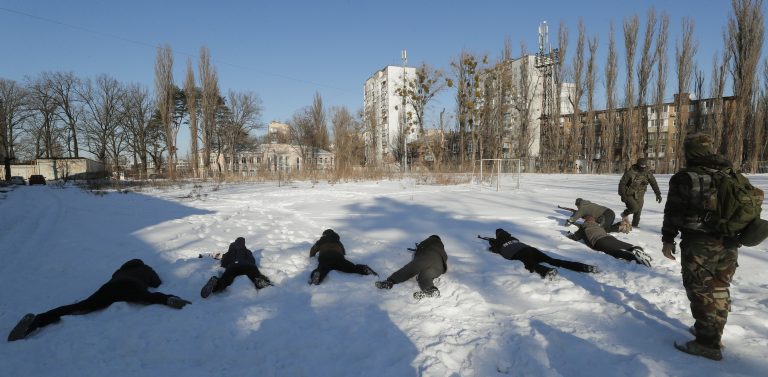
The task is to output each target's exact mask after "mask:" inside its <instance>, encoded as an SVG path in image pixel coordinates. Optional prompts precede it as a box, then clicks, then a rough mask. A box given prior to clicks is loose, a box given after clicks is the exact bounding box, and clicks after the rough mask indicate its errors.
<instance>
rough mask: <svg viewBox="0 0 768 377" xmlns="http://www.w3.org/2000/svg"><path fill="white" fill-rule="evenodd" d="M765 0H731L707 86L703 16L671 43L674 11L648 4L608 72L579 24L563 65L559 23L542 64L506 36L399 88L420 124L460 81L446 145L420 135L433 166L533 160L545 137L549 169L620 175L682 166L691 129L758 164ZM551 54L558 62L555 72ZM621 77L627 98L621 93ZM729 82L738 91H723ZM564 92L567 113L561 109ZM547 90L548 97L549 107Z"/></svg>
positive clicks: (564, 42) (750, 167) (595, 42)
mask: <svg viewBox="0 0 768 377" xmlns="http://www.w3.org/2000/svg"><path fill="white" fill-rule="evenodd" d="M763 4H764V2H763V0H732V14H731V16H730V18H729V20H728V25H727V28H726V30H725V31H724V33H723V52H722V53H720V54H718V55H716V56H715V57H714V59H713V63H712V74H711V75H710V77H709V83H710V87H709V90H707V88H706V86H705V77H704V74H703V73H702V70H701V68H700V67H699V66H698V65H697V63H696V55H697V52H698V41H697V40H696V37H695V24H694V21H693V20H692V19H690V18H683V19H682V20H681V22H680V35H679V36H677V37H675V38H674V40H671V39H670V32H669V28H670V18H669V16H668V15H667V14H666V13H664V12H661V13H657V12H656V11H655V10H654V9H653V8H651V9H649V10H648V11H647V13H646V14H645V17H644V18H643V19H642V20H641V17H639V16H638V15H633V16H630V17H627V18H625V19H624V20H623V21H622V23H621V35H622V36H623V58H624V59H623V62H620V60H619V53H620V51H619V50H620V49H619V48H618V47H617V40H616V35H615V34H616V32H615V29H614V26H613V24H611V27H610V30H609V34H608V35H609V37H608V43H607V55H606V60H605V63H604V67H603V68H602V73H601V68H600V67H599V62H598V59H597V56H598V47H599V45H600V41H599V38H598V36H597V35H593V36H588V35H587V31H586V27H585V26H584V23H583V22H580V23H579V25H578V29H577V37H576V40H575V48H574V51H573V53H572V54H571V57H570V59H569V60H568V61H566V57H567V55H566V52H567V51H568V47H569V38H568V37H569V31H568V29H567V27H566V26H565V24H564V23H561V24H560V27H559V29H558V33H557V45H558V48H556V49H554V50H552V52H551V53H547V54H546V55H544V56H538V58H541V59H544V60H536V59H534V57H533V56H529V55H528V54H527V53H526V50H525V46H521V49H520V58H517V59H515V58H513V55H512V52H511V48H510V43H509V41H507V42H506V43H505V46H504V49H503V50H502V53H501V54H500V56H499V58H498V59H497V60H495V61H493V62H489V59H488V57H487V56H481V55H474V54H472V53H469V52H466V51H463V52H461V53H460V54H459V56H458V57H457V58H456V59H455V60H454V61H453V62H451V68H452V75H451V76H450V77H445V75H444V73H443V72H442V71H440V70H436V69H434V68H431V67H429V66H427V65H426V64H423V65H422V66H421V67H420V68H418V69H417V77H416V78H415V79H412V80H408V82H407V85H406V87H405V88H404V89H402V90H399V91H398V95H400V96H403V97H405V98H406V100H407V101H408V102H409V104H411V105H412V106H413V108H415V109H416V112H415V114H408V115H409V117H408V119H409V121H411V120H413V121H414V122H413V123H414V124H418V125H419V126H420V127H423V125H424V124H426V120H425V119H424V112H425V111H424V109H425V108H426V107H427V105H428V103H429V101H430V100H431V99H432V98H433V97H434V95H435V94H436V93H437V92H439V91H441V90H443V89H445V88H446V87H452V88H455V91H456V92H455V93H456V94H455V98H456V108H455V116H456V119H455V126H454V127H451V129H449V130H447V132H443V133H442V136H441V137H440V138H438V139H439V140H435V138H431V139H427V138H425V139H424V140H423V142H424V143H423V144H426V148H427V150H428V153H429V154H430V155H432V156H435V155H438V154H439V155H440V156H442V157H441V158H442V159H443V160H442V161H439V162H436V164H435V165H438V164H439V165H442V166H454V167H467V165H468V164H469V163H471V162H472V161H474V160H477V159H479V158H501V157H511V158H522V159H528V158H529V157H531V154H532V152H533V151H534V149H535V148H534V146H535V145H536V143H539V144H538V145H540V147H541V148H540V150H539V153H538V160H539V161H538V162H539V169H541V170H543V171H564V172H571V171H574V170H573V169H574V164H575V163H576V162H577V161H580V162H581V164H582V168H583V169H585V170H586V171H589V172H618V171H622V170H623V169H626V168H627V167H628V166H629V165H631V164H632V163H634V162H635V161H636V160H637V159H638V158H640V157H648V158H650V159H652V160H654V162H655V166H656V169H657V171H659V172H673V171H675V170H676V169H677V168H679V167H681V166H683V165H684V163H685V161H684V155H683V154H682V153H680V152H681V151H682V142H683V140H684V138H685V135H686V133H687V132H689V131H701V130H703V131H706V132H709V133H712V134H713V135H714V136H715V138H716V140H717V142H718V150H719V152H720V153H722V154H724V155H726V156H727V157H728V158H729V159H730V160H731V161H733V163H734V165H736V166H738V167H741V168H742V169H744V170H746V171H757V167H758V166H757V163H758V161H761V160H766V159H768V156H766V150H767V149H768V138H767V137H766V122H767V119H766V118H768V117H767V116H766V114H765V106H766V103H768V102H766V101H768V100H766V98H765V97H764V96H766V95H768V93H766V91H765V88H761V87H760V86H759V83H760V81H761V80H760V77H759V76H760V75H759V72H760V64H761V56H762V55H761V53H762V50H761V48H762V45H763V41H764V30H765V25H764V23H765V22H764V9H763ZM641 25H642V26H641ZM672 48H673V49H672ZM670 50H672V51H673V56H672V58H671V59H670V58H669V57H668V56H669V55H670ZM543 61H545V62H556V64H552V65H553V66H552V67H551V69H550V70H549V72H548V73H547V74H546V75H545V74H544V70H543V69H542V67H543V66H545V65H546V64H543V63H542V62H543ZM670 63H671V64H673V66H671V65H670ZM762 64H763V67H765V68H764V69H763V72H768V60H766V59H763V60H762ZM622 66H623V68H624V69H623V71H624V72H623V73H624V76H623V78H620V77H619V70H620V67H622ZM670 71H671V72H672V73H673V74H674V76H676V77H674V79H673V83H674V85H672V86H668V80H669V79H670V77H669V76H670ZM545 76H546V77H545ZM763 79H765V78H763ZM622 81H623V83H624V92H623V95H621V93H619V90H618V86H619V85H620V82H622ZM600 83H602V86H603V89H604V92H603V93H602V95H601V93H599V86H600ZM729 83H730V84H731V87H732V89H733V97H729V98H725V89H726V87H727V86H728V84H729ZM547 85H551V86H552V87H554V88H555V89H554V90H553V93H550V94H549V95H548V97H547V96H545V95H544V91H545V87H546V86H547ZM765 85H768V84H765ZM669 87H671V88H673V89H672V90H673V91H674V92H676V93H682V94H683V95H675V96H674V100H673V101H670V100H669V99H667V98H665V96H666V93H667V92H668V91H669ZM689 93H690V95H688V94H689ZM561 95H562V96H564V97H565V101H567V103H568V105H569V106H568V108H563V107H562V106H561V104H562V103H563V102H564V101H562V100H561ZM542 97H544V99H543V101H546V102H547V103H540V102H541V101H542ZM599 99H604V101H605V102H604V104H602V103H598V102H599ZM537 101H538V102H537ZM729 102H732V103H733V106H731V105H729V104H728V103H729ZM670 103H671V105H672V106H673V107H674V110H675V112H676V114H677V117H676V118H675V119H674V120H673V118H669V117H668V115H667V114H669V112H670V110H671V109H670V108H669V107H668V106H669V105H670ZM534 105H535V106H538V107H542V108H545V109H546V111H547V114H545V115H546V117H544V116H542V117H538V118H535V117H534V116H532V115H533V114H534V113H533V111H532V107H533V106H534ZM441 116H442V114H441ZM561 117H565V118H567V121H566V122H565V124H566V126H562V125H561V123H560V119H561ZM432 122H433V123H435V124H436V123H437V122H436V120H432ZM665 122H666V123H665ZM670 122H672V123H670ZM674 122H677V123H674ZM369 123H375V122H369ZM441 124H442V119H441ZM369 126H372V125H369ZM668 131H673V132H668ZM371 134H376V132H371ZM539 135H540V140H539ZM723 140H728V142H723ZM437 149H440V150H439V151H438V150H437ZM438 152H439V153H438Z"/></svg>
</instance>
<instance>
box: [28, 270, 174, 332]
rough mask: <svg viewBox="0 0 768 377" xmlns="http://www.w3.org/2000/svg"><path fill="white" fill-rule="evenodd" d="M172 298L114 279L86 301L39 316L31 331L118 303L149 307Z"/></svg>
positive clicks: (131, 281)
mask: <svg viewBox="0 0 768 377" xmlns="http://www.w3.org/2000/svg"><path fill="white" fill-rule="evenodd" d="M170 296H171V295H167V294H164V293H160V292H149V291H148V290H147V286H146V285H144V284H143V283H141V282H139V281H137V280H134V279H113V280H110V281H108V282H107V283H106V284H104V285H102V286H101V288H99V289H98V290H97V291H96V292H94V293H93V294H92V295H91V296H90V297H88V298H86V299H85V300H82V301H79V302H76V303H74V304H71V305H64V306H59V307H58V308H55V309H51V310H49V311H47V312H45V313H42V314H38V315H37V316H35V319H34V321H33V322H32V325H30V327H29V331H30V332H31V331H33V330H35V329H37V328H40V327H43V326H48V325H50V324H52V323H55V322H58V321H59V320H61V316H64V315H73V314H86V313H90V312H94V311H97V310H101V309H105V308H107V307H108V306H110V305H112V304H113V303H115V302H118V301H125V302H133V303H141V304H148V305H150V304H165V303H166V301H167V300H168V297H170Z"/></svg>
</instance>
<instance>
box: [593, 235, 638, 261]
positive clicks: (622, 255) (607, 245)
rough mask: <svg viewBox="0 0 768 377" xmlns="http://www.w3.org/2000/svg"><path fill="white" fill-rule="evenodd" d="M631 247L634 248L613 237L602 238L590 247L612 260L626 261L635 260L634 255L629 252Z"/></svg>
mask: <svg viewBox="0 0 768 377" xmlns="http://www.w3.org/2000/svg"><path fill="white" fill-rule="evenodd" d="M633 247H635V246H634V245H632V244H629V243H626V242H624V241H621V240H619V239H617V238H616V237H613V236H608V237H603V238H601V239H599V240H597V242H595V244H594V245H593V246H592V248H593V249H595V250H597V251H602V252H604V253H606V254H608V255H610V256H612V257H614V258H617V259H626V260H628V261H634V260H635V255H634V254H632V252H631V251H629V250H630V249H632V248H633Z"/></svg>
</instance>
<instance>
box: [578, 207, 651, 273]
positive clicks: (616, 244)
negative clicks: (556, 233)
mask: <svg viewBox="0 0 768 377" xmlns="http://www.w3.org/2000/svg"><path fill="white" fill-rule="evenodd" d="M568 238H570V239H572V240H574V241H580V240H582V239H583V240H584V243H586V244H587V246H589V247H590V248H592V249H594V250H597V251H602V252H604V253H606V254H608V255H610V256H612V257H614V258H617V259H624V260H628V261H634V262H637V263H639V264H642V265H644V266H646V267H651V261H652V260H653V258H651V256H650V255H648V254H646V253H645V251H644V250H643V248H642V247H640V246H635V245H632V244H629V243H626V242H624V241H621V240H619V239H617V238H616V237H614V236H612V235H610V234H608V233H607V232H606V231H605V229H604V228H603V227H602V226H601V225H600V224H598V223H597V221H595V218H594V217H592V216H586V217H585V218H584V223H583V224H580V225H579V231H578V232H576V233H574V234H571V235H569V236H568Z"/></svg>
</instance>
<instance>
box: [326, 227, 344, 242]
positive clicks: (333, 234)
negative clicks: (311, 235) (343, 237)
mask: <svg viewBox="0 0 768 377" xmlns="http://www.w3.org/2000/svg"><path fill="white" fill-rule="evenodd" d="M323 237H327V238H330V239H332V240H334V241H338V240H339V239H340V237H339V235H338V233H336V232H334V231H333V229H326V230H324V231H323Z"/></svg>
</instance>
